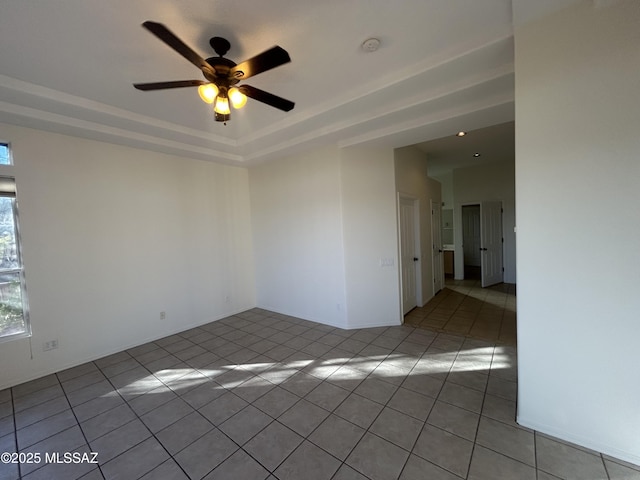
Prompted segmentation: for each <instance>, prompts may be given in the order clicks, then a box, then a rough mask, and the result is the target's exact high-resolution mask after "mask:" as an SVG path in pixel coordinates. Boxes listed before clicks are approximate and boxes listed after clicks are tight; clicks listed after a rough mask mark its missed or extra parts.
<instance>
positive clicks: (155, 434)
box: [0, 282, 640, 480]
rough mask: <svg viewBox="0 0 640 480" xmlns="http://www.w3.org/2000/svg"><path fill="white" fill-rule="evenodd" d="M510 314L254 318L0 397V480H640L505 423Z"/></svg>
mask: <svg viewBox="0 0 640 480" xmlns="http://www.w3.org/2000/svg"><path fill="white" fill-rule="evenodd" d="M505 289H506V291H503V290H505ZM497 296H499V297H500V298H501V300H500V305H502V307H500V308H496V306H495V297H497ZM480 297H482V298H480ZM502 297H506V298H505V299H504V301H503V300H502ZM478 302H479V303H478ZM514 305H515V303H514V302H513V292H512V291H511V289H510V288H509V287H501V288H498V289H492V290H488V291H483V290H481V289H479V288H477V286H475V285H473V284H469V282H467V283H466V284H465V282H453V283H452V284H450V285H449V286H448V288H447V289H445V290H444V291H443V292H441V293H440V294H439V295H438V296H437V297H436V298H435V299H434V300H433V301H432V302H430V304H429V305H428V306H427V307H425V308H423V309H420V312H414V313H413V314H412V315H410V317H411V318H408V322H407V323H409V321H410V322H411V323H412V325H409V324H405V325H404V326H399V327H390V328H375V329H366V330H350V331H345V330H340V329H335V328H332V327H328V326H325V325H320V324H316V323H312V322H308V321H303V320H300V319H296V318H291V317H286V316H283V315H279V314H274V313H272V312H268V311H264V310H259V309H254V310H251V311H248V312H244V313H241V314H239V315H236V316H233V317H229V318H226V319H223V320H220V321H217V322H214V323H210V324H208V325H204V326H202V327H199V328H195V329H192V330H188V331H185V332H182V333H180V334H178V335H173V336H170V337H167V338H163V339H161V340H158V341H156V342H152V343H148V344H145V345H141V346H139V347H136V348H132V349H130V350H127V351H124V352H120V353H117V354H115V355H111V356H109V357H106V358H102V359H99V360H96V361H95V362H90V363H87V364H84V365H81V366H78V367H75V368H72V369H69V370H66V371H63V372H60V373H57V374H55V375H49V376H47V377H44V378H41V379H38V380H35V381H32V382H29V383H25V384H22V385H18V386H16V387H14V388H11V389H7V390H4V391H0V452H19V454H20V455H21V456H22V459H23V460H28V459H29V458H30V459H31V461H32V463H26V462H25V463H22V464H20V465H18V464H11V463H8V464H7V463H0V479H1V480H5V479H6V480H15V479H18V478H24V479H25V480H35V479H64V480H71V479H77V478H82V479H85V480H94V479H103V478H104V479H124V480H134V479H139V478H140V479H145V480H149V479H158V480H173V479H175V480H177V479H202V478H205V479H207V480H213V479H233V480H254V479H260V480H265V479H270V480H273V479H280V480H289V479H291V480H298V479H303V478H304V479H305V480H329V479H333V480H358V479H362V480H366V479H370V480H386V479H401V480H418V479H419V480H425V479H434V480H459V479H461V478H462V479H474V480H479V479H491V480H499V479H508V480H518V479H531V480H536V479H537V480H551V479H558V478H566V479H574V478H575V479H580V480H595V479H609V480H620V479H625V480H633V479H636V480H637V479H640V467H634V466H632V465H629V464H624V463H623V462H620V461H618V460H615V459H612V458H609V457H607V456H603V455H600V454H598V453H596V452H592V451H589V450H585V449H582V448H579V447H575V446H572V445H569V444H566V443H563V442H560V441H558V440H556V439H553V438H551V437H547V436H545V435H541V434H539V433H537V432H534V431H531V430H528V429H525V428H520V427H519V426H518V425H517V424H516V423H515V422H514V417H515V408H516V404H515V400H516V385H517V383H516V382H517V372H516V348H515V346H514V345H513V344H512V343H513V342H512V340H514V339H515V337H514V336H513V333H514V331H512V330H511V328H512V326H511V323H510V322H511V312H512V311H513V309H512V306H514ZM467 306H468V307H469V308H466V307H467ZM445 309H448V310H447V311H449V310H450V312H449V314H448V316H447V313H445ZM466 312H473V315H471V314H469V315H468V316H467V315H466ZM490 312H493V313H495V315H496V316H499V318H497V317H496V318H494V319H493V321H488V320H487V318H488V317H489V313H490ZM463 314H464V315H463ZM514 315H515V312H514ZM444 317H447V318H444ZM471 317H473V318H471ZM459 320H460V321H459ZM437 322H439V323H438V324H437V325H436V323H437ZM463 324H464V325H467V326H468V328H466V329H463V328H462V325H463ZM494 324H499V325H500V328H499V329H497V330H496V328H495V326H493V327H491V325H494ZM487 325H489V327H487ZM425 326H426V327H429V328H425ZM452 332H455V333H452ZM462 334H464V335H462ZM55 452H59V453H61V454H64V452H75V453H76V455H78V456H79V457H78V458H80V459H84V460H91V454H90V452H97V453H98V457H97V461H98V463H88V462H85V463H80V464H77V463H76V464H74V463H47V462H45V461H44V460H45V455H49V456H51V454H52V453H55ZM37 454H40V455H41V458H40V461H39V462H38V461H36V458H37V457H36V455H37ZM82 454H86V456H85V457H84V458H83V457H82ZM61 459H62V460H63V461H64V456H61ZM72 459H73V457H72Z"/></svg>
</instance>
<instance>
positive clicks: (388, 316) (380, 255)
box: [340, 148, 402, 328]
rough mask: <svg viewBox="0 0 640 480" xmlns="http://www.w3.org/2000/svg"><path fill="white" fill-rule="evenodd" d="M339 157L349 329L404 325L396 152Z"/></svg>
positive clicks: (351, 151) (350, 152) (345, 152)
mask: <svg viewBox="0 0 640 480" xmlns="http://www.w3.org/2000/svg"><path fill="white" fill-rule="evenodd" d="M340 156H341V167H342V182H341V186H342V209H343V210H342V211H343V220H342V221H343V229H344V252H345V278H346V291H347V308H348V319H347V326H348V328H365V327H374V326H380V325H400V324H401V323H402V312H401V306H400V276H399V266H398V231H397V228H398V227H397V210H396V188H395V181H394V163H393V150H391V149H389V150H384V149H365V148H345V149H342V150H341V151H340ZM381 259H392V260H393V266H390V267H386V266H385V267H383V266H381V263H380V261H381Z"/></svg>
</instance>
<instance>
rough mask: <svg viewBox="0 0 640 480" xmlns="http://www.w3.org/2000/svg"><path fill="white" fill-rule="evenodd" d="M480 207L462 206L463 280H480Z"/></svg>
mask: <svg viewBox="0 0 640 480" xmlns="http://www.w3.org/2000/svg"><path fill="white" fill-rule="evenodd" d="M480 238H481V237H480V205H463V206H462V252H463V258H464V262H463V265H464V278H465V280H480V278H481V273H482V272H481V268H482V258H481V251H482V250H481V248H482V244H481V241H480Z"/></svg>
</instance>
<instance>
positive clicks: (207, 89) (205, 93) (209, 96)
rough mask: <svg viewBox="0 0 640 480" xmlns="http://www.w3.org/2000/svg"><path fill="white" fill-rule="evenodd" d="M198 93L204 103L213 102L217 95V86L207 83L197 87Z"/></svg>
mask: <svg viewBox="0 0 640 480" xmlns="http://www.w3.org/2000/svg"><path fill="white" fill-rule="evenodd" d="M198 94H199V95H200V98H201V99H202V101H203V102H205V103H213V102H214V101H215V99H216V97H217V96H218V87H216V86H215V85H214V84H213V83H207V84H205V85H200V86H199V87H198Z"/></svg>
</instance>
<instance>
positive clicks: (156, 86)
mask: <svg viewBox="0 0 640 480" xmlns="http://www.w3.org/2000/svg"><path fill="white" fill-rule="evenodd" d="M206 83H207V82H203V81H202V80H177V81H175V82H155V83H134V84H133V86H134V87H136V88H137V89H138V90H144V91H145V92H146V91H149V90H164V89H166V88H182V87H199V86H200V85H204V84H206Z"/></svg>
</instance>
